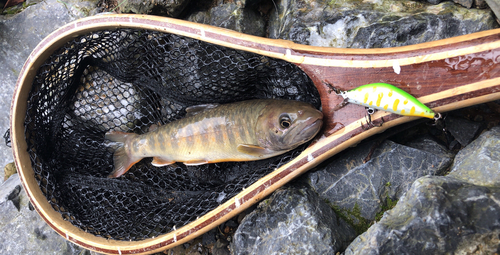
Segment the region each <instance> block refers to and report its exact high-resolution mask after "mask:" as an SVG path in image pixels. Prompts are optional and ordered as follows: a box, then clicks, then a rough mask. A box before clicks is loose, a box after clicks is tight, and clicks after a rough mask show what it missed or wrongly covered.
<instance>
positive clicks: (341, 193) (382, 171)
mask: <svg viewBox="0 0 500 255" xmlns="http://www.w3.org/2000/svg"><path fill="white" fill-rule="evenodd" d="M373 146H375V143H374V142H364V143H361V144H359V145H358V146H357V147H356V148H353V149H350V150H347V151H345V152H343V153H341V154H339V155H338V156H336V157H335V158H334V159H332V160H330V161H328V162H326V163H324V164H321V165H320V166H318V167H317V168H316V169H314V170H312V171H311V172H310V173H308V174H306V176H305V178H306V180H307V182H308V183H309V185H311V187H313V189H314V190H315V191H316V192H317V193H318V194H319V195H320V196H321V198H323V199H325V200H326V201H328V202H329V204H330V205H331V206H333V207H334V208H337V209H338V210H340V211H341V212H342V214H343V215H344V216H345V217H348V218H349V220H350V222H352V223H353V224H355V225H358V224H363V222H370V221H373V220H374V219H375V217H376V215H377V213H379V212H381V210H382V207H383V206H384V205H386V204H387V203H388V202H390V201H394V200H398V199H399V198H400V197H401V196H402V195H403V194H404V193H405V192H406V191H407V190H408V189H409V187H410V185H411V184H412V183H413V181H414V180H416V179H417V178H419V177H421V176H424V175H435V174H439V173H441V172H443V171H444V170H445V169H446V168H447V167H448V166H449V165H450V164H451V162H452V156H453V155H451V154H450V153H448V152H447V151H446V150H445V149H444V148H443V147H441V146H440V145H439V144H437V143H436V142H435V141H433V140H430V139H429V138H425V137H424V138H422V139H420V140H417V141H414V142H413V143H412V144H410V146H412V147H409V146H404V145H400V144H396V143H394V142H391V141H388V140H387V141H385V142H383V143H382V144H381V145H380V146H379V147H377V149H375V151H374V153H373V155H372V156H371V159H370V160H369V161H368V162H366V163H365V164H363V160H364V159H365V158H366V157H367V156H368V154H369V151H370V149H371V148H372V147H373ZM413 147H415V148H413ZM416 148H419V149H416ZM428 148H432V149H429V151H426V150H425V149H428ZM389 199H390V200H389ZM388 200H389V201H388ZM360 227H361V226H360Z"/></svg>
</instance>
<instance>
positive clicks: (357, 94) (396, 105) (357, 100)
mask: <svg viewBox="0 0 500 255" xmlns="http://www.w3.org/2000/svg"><path fill="white" fill-rule="evenodd" d="M337 94H338V95H340V96H342V97H343V98H344V100H345V101H347V102H348V103H353V104H358V105H363V106H365V107H368V109H369V113H370V109H371V112H373V109H378V110H384V111H388V112H392V113H395V114H399V115H403V116H417V117H424V118H430V119H438V118H440V117H439V114H436V113H435V112H434V111H433V110H431V109H430V108H429V107H427V106H426V105H425V104H423V103H422V102H420V101H418V99H416V98H415V97H413V96H412V95H410V94H409V93H407V92H406V91H404V90H402V89H400V88H398V87H396V86H394V85H391V84H388V83H371V84H366V85H363V86H359V87H357V88H355V89H352V90H349V91H337Z"/></svg>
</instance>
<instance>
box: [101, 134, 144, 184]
mask: <svg viewBox="0 0 500 255" xmlns="http://www.w3.org/2000/svg"><path fill="white" fill-rule="evenodd" d="M136 136H137V134H134V133H125V132H118V131H112V132H108V133H106V135H105V138H106V139H108V140H110V141H112V142H116V143H118V148H116V150H115V152H114V154H113V163H114V166H115V167H114V169H113V171H112V172H111V173H110V174H109V175H108V177H109V178H116V177H119V176H121V175H123V174H124V173H126V172H127V171H128V170H129V169H130V168H131V167H132V166H133V165H134V164H135V163H137V162H139V160H141V159H142V158H141V157H137V156H135V155H132V154H131V153H128V152H127V150H126V149H125V145H126V144H128V141H129V140H130V139H133V138H135V137H136Z"/></svg>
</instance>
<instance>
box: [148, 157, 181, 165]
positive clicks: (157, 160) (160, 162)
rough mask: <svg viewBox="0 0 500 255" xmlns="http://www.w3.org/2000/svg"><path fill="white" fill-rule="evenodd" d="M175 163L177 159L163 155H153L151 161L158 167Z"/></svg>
mask: <svg viewBox="0 0 500 255" xmlns="http://www.w3.org/2000/svg"><path fill="white" fill-rule="evenodd" d="M173 163H175V161H173V160H170V159H167V158H161V157H153V161H152V162H151V164H152V165H153V166H156V167H161V166H168V165H172V164H173Z"/></svg>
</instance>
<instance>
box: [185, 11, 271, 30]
mask: <svg viewBox="0 0 500 255" xmlns="http://www.w3.org/2000/svg"><path fill="white" fill-rule="evenodd" d="M188 20H189V21H193V22H197V23H203V24H209V25H212V26H217V27H223V28H227V29H232V30H234V31H238V32H242V33H245V34H250V35H256V36H265V34H266V31H265V25H266V23H265V21H264V17H262V16H260V15H259V14H257V13H256V12H255V11H253V10H252V9H250V8H241V7H240V6H239V5H237V4H234V3H228V4H223V5H219V6H215V7H213V8H211V9H210V10H208V11H203V12H196V13H194V14H192V15H190V16H189V17H188Z"/></svg>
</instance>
